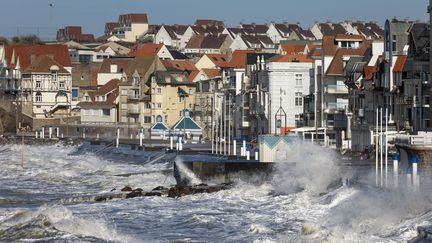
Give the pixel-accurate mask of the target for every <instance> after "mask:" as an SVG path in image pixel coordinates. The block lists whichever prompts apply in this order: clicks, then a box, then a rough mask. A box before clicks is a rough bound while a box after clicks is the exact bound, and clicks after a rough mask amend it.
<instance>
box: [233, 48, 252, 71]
mask: <svg viewBox="0 0 432 243" xmlns="http://www.w3.org/2000/svg"><path fill="white" fill-rule="evenodd" d="M248 53H255V51H253V50H235V51H234V52H233V53H232V57H231V60H230V61H229V65H230V67H233V68H245V67H246V57H247V54H248Z"/></svg>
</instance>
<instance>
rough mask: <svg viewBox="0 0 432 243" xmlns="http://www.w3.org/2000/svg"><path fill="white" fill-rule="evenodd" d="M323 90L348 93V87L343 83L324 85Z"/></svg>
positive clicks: (330, 92)
mask: <svg viewBox="0 0 432 243" xmlns="http://www.w3.org/2000/svg"><path fill="white" fill-rule="evenodd" d="M324 91H325V93H327V94H348V88H347V87H346V86H345V85H326V86H325V89H324Z"/></svg>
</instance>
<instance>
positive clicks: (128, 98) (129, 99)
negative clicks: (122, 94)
mask: <svg viewBox="0 0 432 243" xmlns="http://www.w3.org/2000/svg"><path fill="white" fill-rule="evenodd" d="M127 100H128V101H139V100H140V97H139V95H129V96H128V97H127Z"/></svg>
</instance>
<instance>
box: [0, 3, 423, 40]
mask: <svg viewBox="0 0 432 243" xmlns="http://www.w3.org/2000/svg"><path fill="white" fill-rule="evenodd" d="M428 2H429V1H427V0H355V1H354V0H263V1H258V0H248V1H245V0H2V7H1V8H2V11H1V12H0V35H3V36H7V37H11V36H14V35H17V34H28V33H33V34H39V35H40V36H41V37H42V38H44V39H46V38H48V37H51V38H52V37H53V35H54V33H55V30H56V29H57V28H61V27H63V26H66V25H81V26H83V28H84V32H86V33H94V34H95V35H96V36H99V35H101V34H102V33H103V30H104V24H105V22H108V21H116V20H117V18H118V16H119V15H120V14H122V13H140V12H142V13H147V14H148V17H149V22H150V24H162V23H164V24H172V23H179V24H191V23H193V22H194V20H195V19H197V18H213V19H220V20H224V21H225V23H226V24H228V25H230V26H235V25H238V24H239V22H241V21H242V22H256V23H265V22H267V23H268V22H270V21H276V22H282V21H288V22H292V23H297V22H300V23H301V24H302V25H303V26H304V27H309V26H311V25H312V24H313V23H314V22H315V21H327V20H330V21H334V22H337V21H342V20H347V19H349V20H373V21H378V22H379V23H380V24H381V25H383V23H384V21H385V19H387V18H393V17H397V18H399V19H405V18H409V19H411V20H422V21H426V20H427V19H428V16H427V13H426V11H427V5H428ZM50 3H52V4H53V6H52V7H50V6H49V5H50Z"/></svg>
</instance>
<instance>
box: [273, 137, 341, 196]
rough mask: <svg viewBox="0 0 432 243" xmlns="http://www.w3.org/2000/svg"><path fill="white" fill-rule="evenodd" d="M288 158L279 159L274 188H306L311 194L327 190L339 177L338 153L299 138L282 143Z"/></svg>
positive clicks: (284, 191)
mask: <svg viewBox="0 0 432 243" xmlns="http://www.w3.org/2000/svg"><path fill="white" fill-rule="evenodd" d="M281 149H282V150H285V151H287V156H288V161H280V162H279V161H278V162H277V164H276V173H275V176H274V178H273V185H274V190H275V191H276V192H279V193H288V194H289V193H294V192H298V191H299V190H301V189H305V190H307V191H310V192H311V193H314V194H319V193H323V192H327V190H328V187H329V186H330V185H331V184H332V183H334V182H335V181H337V180H340V175H339V168H338V166H337V165H336V161H337V156H336V154H335V153H334V152H333V151H332V150H329V149H326V148H323V147H321V146H317V145H313V144H310V143H307V144H306V143H303V142H302V141H295V142H293V143H291V144H289V145H285V146H284V147H283V148H281Z"/></svg>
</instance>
